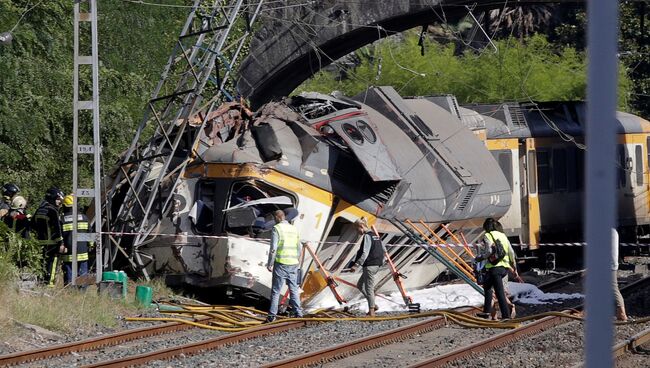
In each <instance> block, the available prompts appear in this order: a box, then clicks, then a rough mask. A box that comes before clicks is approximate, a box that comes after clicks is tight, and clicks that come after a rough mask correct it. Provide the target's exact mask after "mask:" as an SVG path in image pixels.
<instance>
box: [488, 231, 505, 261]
mask: <svg viewBox="0 0 650 368" xmlns="http://www.w3.org/2000/svg"><path fill="white" fill-rule="evenodd" d="M485 235H486V236H485V238H486V239H488V240H489V241H490V244H492V243H496V241H497V240H498V241H499V242H500V243H501V246H502V247H503V250H504V252H505V253H506V255H505V256H504V257H503V259H502V260H501V261H499V262H498V263H497V264H495V265H493V264H492V263H490V261H488V262H487V264H486V265H485V268H492V267H505V268H511V267H510V256H509V254H510V247H511V246H510V241H509V240H508V237H507V236H506V234H504V233H502V232H499V231H491V232H489V233H487V234H485ZM495 246H496V244H495Z"/></svg>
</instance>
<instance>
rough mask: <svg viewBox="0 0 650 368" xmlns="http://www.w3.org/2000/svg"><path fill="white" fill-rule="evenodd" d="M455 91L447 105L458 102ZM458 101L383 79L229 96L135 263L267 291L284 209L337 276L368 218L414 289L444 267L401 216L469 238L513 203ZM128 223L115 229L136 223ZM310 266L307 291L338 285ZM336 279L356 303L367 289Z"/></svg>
mask: <svg viewBox="0 0 650 368" xmlns="http://www.w3.org/2000/svg"><path fill="white" fill-rule="evenodd" d="M454 101H455V100H453V101H451V102H453V103H452V105H453V106H451V109H454V108H455V109H458V106H457V105H456V104H455V102H454ZM449 102H450V101H447V100H445V99H444V98H442V99H441V98H436V97H429V98H427V97H422V98H411V99H403V98H402V97H400V96H399V95H398V94H397V92H396V91H395V90H394V89H393V88H391V87H375V88H370V89H368V90H367V91H366V92H364V93H362V94H360V95H359V96H357V97H355V98H346V97H344V96H340V95H324V94H319V93H307V94H302V95H300V96H294V97H290V98H287V99H285V100H284V101H282V102H272V103H268V104H266V105H264V106H262V107H261V108H260V109H259V110H258V111H257V112H256V113H254V114H253V113H252V112H250V111H247V110H246V109H245V108H243V107H242V106H240V105H238V104H234V103H230V104H225V105H223V106H222V107H221V108H219V109H218V110H216V111H214V112H213V113H211V114H210V115H209V116H208V117H207V118H206V120H207V124H205V126H204V129H203V130H202V131H201V132H200V139H199V144H198V145H197V146H196V147H195V148H194V149H193V150H192V153H193V155H192V156H191V161H190V163H189V164H188V165H187V167H186V169H185V170H184V171H183V173H182V176H181V177H180V180H181V182H180V184H179V185H177V186H175V187H174V190H173V192H171V193H167V194H161V199H160V200H161V201H165V200H167V198H166V197H165V196H171V197H172V200H173V203H174V205H173V206H172V211H169V212H168V213H162V214H160V217H159V218H157V219H155V221H156V222H157V225H156V227H155V228H154V231H152V232H151V234H150V235H149V237H148V238H147V240H146V241H144V242H142V244H140V245H139V246H138V249H137V252H138V253H139V254H140V255H142V257H140V259H142V262H141V264H140V265H138V266H139V267H141V268H143V269H145V270H146V271H147V272H148V273H149V274H150V275H164V276H165V277H166V280H167V281H168V283H170V284H176V285H184V286H192V287H197V288H204V289H207V290H210V293H211V294H212V295H221V296H224V297H226V296H232V297H243V298H250V299H252V300H266V299H268V298H269V296H270V285H271V273H270V272H268V270H267V269H266V267H265V265H266V260H267V257H268V251H269V250H268V248H269V247H268V239H269V238H270V229H271V227H272V226H273V221H272V215H271V214H272V212H273V211H274V210H277V209H283V210H285V212H286V213H287V214H288V216H289V218H291V219H293V222H294V224H295V225H296V226H297V227H298V229H299V231H300V234H301V238H302V240H303V241H305V242H310V244H311V247H312V248H313V250H314V251H315V253H316V254H317V256H318V258H319V259H320V261H321V262H322V263H323V266H324V267H325V268H326V269H327V270H328V271H329V272H330V273H332V274H333V275H335V276H336V277H339V278H340V279H343V280H346V281H350V282H352V283H356V280H357V279H358V277H359V274H358V273H355V272H351V271H350V270H349V265H350V262H351V260H352V258H353V257H354V255H355V253H356V249H357V248H358V241H359V240H360V239H359V236H358V235H357V233H356V231H355V227H354V226H353V223H354V221H355V220H356V219H358V218H360V217H366V218H367V219H369V221H370V222H371V223H374V224H375V226H376V228H377V230H378V231H379V233H380V234H381V236H382V239H383V241H384V243H385V244H387V245H388V252H389V254H390V255H391V257H392V259H393V261H394V263H395V265H396V266H397V267H398V268H399V270H400V272H401V273H402V274H404V275H405V276H407V278H406V279H404V281H403V282H404V285H405V287H406V288H407V289H414V288H420V287H424V286H426V285H427V284H429V283H430V282H431V281H432V280H434V279H435V278H436V277H437V276H438V275H439V274H440V273H441V272H443V271H444V270H445V267H444V266H443V264H441V263H439V261H438V260H436V259H435V258H433V257H432V256H431V255H429V253H427V252H426V251H425V250H424V249H422V248H420V247H416V246H409V245H411V241H410V240H409V238H408V237H406V236H404V234H403V233H401V232H400V231H399V230H398V228H396V227H395V226H394V224H393V223H394V222H395V221H397V222H404V221H407V220H408V219H411V220H413V221H422V222H424V223H426V224H428V225H429V226H430V228H431V229H435V231H436V232H438V233H439V234H440V236H441V237H442V238H444V239H446V238H447V237H448V236H449V234H448V233H447V232H446V231H443V230H442V227H441V224H444V225H446V226H447V227H448V228H449V229H450V231H452V232H453V231H462V233H463V234H464V235H465V236H466V238H467V240H468V241H469V242H472V241H474V240H475V239H476V238H477V237H478V236H479V235H480V234H481V228H480V226H481V224H482V223H483V221H484V219H485V218H487V217H497V218H498V217H501V216H502V215H504V214H505V213H506V211H507V210H508V208H509V206H510V198H511V193H510V186H509V184H508V181H507V180H506V178H505V176H504V175H503V173H502V172H501V170H500V169H499V165H498V163H497V161H496V160H495V159H494V157H493V156H492V155H491V154H490V152H489V151H488V150H487V148H486V146H485V143H484V142H483V141H481V140H480V139H479V138H477V135H476V134H475V133H473V132H472V131H471V130H470V129H468V128H467V127H465V126H464V125H463V124H462V123H461V120H460V119H459V117H458V116H459V114H458V113H457V112H456V113H452V112H450V111H449V109H450V106H448V105H445V104H448V103H449ZM483 136H484V135H483ZM181 159H182V158H179V161H180V160H181ZM125 188H126V186H125ZM125 190H126V189H125ZM163 193H164V191H163ZM120 221H122V220H115V222H114V223H113V224H112V225H111V226H112V227H113V228H116V227H119V229H120V230H121V231H123V232H125V233H128V232H129V231H131V232H135V231H137V229H135V228H133V227H132V225H130V224H129V223H127V222H124V221H122V222H120ZM304 265H305V267H303V290H304V292H303V295H302V297H303V300H304V302H305V303H306V305H307V306H309V305H312V306H313V305H316V304H319V303H321V302H322V301H323V300H324V299H326V298H329V297H330V292H329V290H327V289H328V288H327V280H325V278H324V277H322V276H321V273H319V272H317V270H316V268H315V266H314V265H313V264H312V259H311V258H310V257H309V255H307V257H306V260H305V263H304ZM357 272H360V271H357ZM377 280H378V282H377V289H378V292H389V291H392V290H395V284H394V283H393V281H392V276H391V273H390V270H389V269H388V268H387V267H385V268H383V269H382V270H380V274H378V279H377ZM339 289H340V292H341V294H342V295H343V297H345V298H346V299H347V300H350V299H353V298H355V297H356V296H358V295H359V294H358V291H357V290H356V289H354V288H352V287H348V286H345V285H343V284H342V285H341V287H340V288H339Z"/></svg>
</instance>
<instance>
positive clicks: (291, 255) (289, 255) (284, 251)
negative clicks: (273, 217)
mask: <svg viewBox="0 0 650 368" xmlns="http://www.w3.org/2000/svg"><path fill="white" fill-rule="evenodd" d="M274 228H275V231H277V233H278V250H277V252H276V253H275V261H276V262H277V263H282V264H285V265H295V264H298V256H299V255H300V241H299V239H298V229H296V227H295V226H293V225H291V224H289V223H285V222H281V223H279V224H276V225H275V226H274Z"/></svg>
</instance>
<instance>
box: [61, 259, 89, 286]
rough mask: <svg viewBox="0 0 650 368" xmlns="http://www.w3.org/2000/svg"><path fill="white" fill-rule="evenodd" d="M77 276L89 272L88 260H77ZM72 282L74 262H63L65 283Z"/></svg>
mask: <svg viewBox="0 0 650 368" xmlns="http://www.w3.org/2000/svg"><path fill="white" fill-rule="evenodd" d="M77 268H78V269H77V276H83V275H85V274H87V273H88V261H77ZM71 282H72V262H63V285H68V284H69V283H71Z"/></svg>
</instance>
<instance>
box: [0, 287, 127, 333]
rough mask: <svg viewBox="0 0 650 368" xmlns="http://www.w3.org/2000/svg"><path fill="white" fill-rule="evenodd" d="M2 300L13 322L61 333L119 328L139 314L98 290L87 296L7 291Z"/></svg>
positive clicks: (67, 290)
mask: <svg viewBox="0 0 650 368" xmlns="http://www.w3.org/2000/svg"><path fill="white" fill-rule="evenodd" d="M2 300H5V307H6V313H7V314H8V316H9V317H10V318H12V319H14V320H16V321H20V322H25V323H29V324H33V325H37V326H40V327H43V328H46V329H48V330H52V331H57V332H73V331H80V330H84V331H91V330H92V329H93V328H95V327H97V326H102V327H108V328H115V327H118V321H119V320H118V318H119V317H120V316H124V315H129V314H134V313H136V312H137V311H138V307H137V306H136V305H135V303H132V302H129V301H122V300H114V299H111V298H109V297H108V296H106V295H100V294H98V293H97V292H96V289H95V288H94V287H93V288H89V289H88V290H87V291H86V292H81V291H78V290H75V289H72V288H64V289H46V288H39V289H36V290H34V291H33V292H30V293H25V292H18V291H17V290H16V289H15V288H3V291H2Z"/></svg>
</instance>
